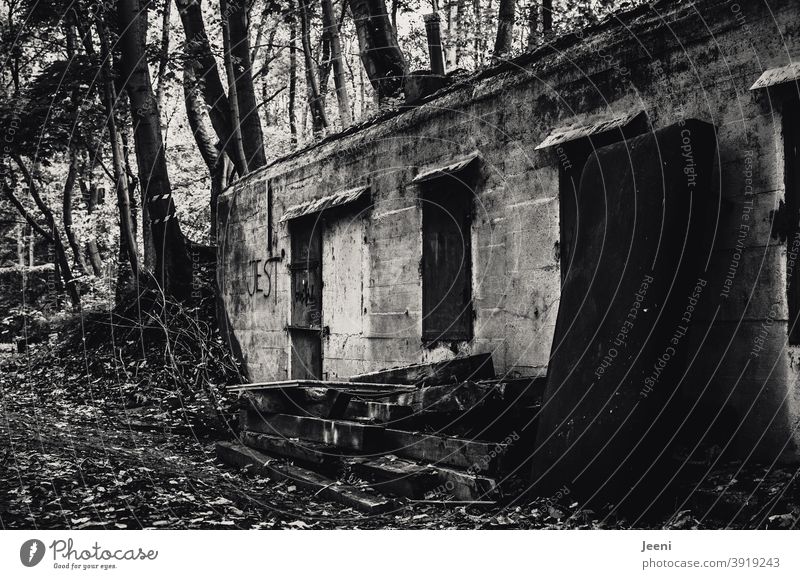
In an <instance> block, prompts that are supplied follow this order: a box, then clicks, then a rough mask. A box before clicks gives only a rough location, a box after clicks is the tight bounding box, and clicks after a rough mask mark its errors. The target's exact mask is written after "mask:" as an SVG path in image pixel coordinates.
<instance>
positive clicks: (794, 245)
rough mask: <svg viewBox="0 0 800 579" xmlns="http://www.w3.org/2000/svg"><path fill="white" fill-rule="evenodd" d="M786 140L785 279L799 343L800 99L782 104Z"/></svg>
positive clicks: (794, 340)
mask: <svg viewBox="0 0 800 579" xmlns="http://www.w3.org/2000/svg"><path fill="white" fill-rule="evenodd" d="M783 142H784V162H785V165H784V166H785V184H786V199H785V203H786V213H787V215H788V222H787V225H788V227H787V241H786V245H787V259H786V281H787V288H786V289H787V301H788V302H789V343H790V344H795V345H796V344H800V323H799V322H800V263H798V261H800V255H798V252H799V251H800V151H799V150H798V149H800V102H798V101H797V100H796V99H793V100H791V101H789V102H787V103H785V104H784V107H783Z"/></svg>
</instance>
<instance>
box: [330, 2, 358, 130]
mask: <svg viewBox="0 0 800 579" xmlns="http://www.w3.org/2000/svg"><path fill="white" fill-rule="evenodd" d="M322 23H323V26H324V27H325V30H326V32H327V34H328V37H329V38H330V43H331V65H332V67H333V82H334V85H335V86H336V102H337V104H338V105H339V122H341V124H342V128H345V127H348V126H349V125H350V124H351V123H352V122H353V116H352V114H351V112H350V99H349V97H348V95H347V77H346V76H345V71H344V64H343V63H342V43H341V39H340V37H339V29H338V26H337V25H336V20H335V19H334V15H333V3H332V2H331V0H322Z"/></svg>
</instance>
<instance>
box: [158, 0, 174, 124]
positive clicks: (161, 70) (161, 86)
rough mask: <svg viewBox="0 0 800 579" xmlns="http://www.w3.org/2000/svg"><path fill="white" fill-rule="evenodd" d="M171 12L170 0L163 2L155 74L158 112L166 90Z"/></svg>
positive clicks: (162, 104) (162, 103)
mask: <svg viewBox="0 0 800 579" xmlns="http://www.w3.org/2000/svg"><path fill="white" fill-rule="evenodd" d="M171 12H172V2H171V0H164V14H163V18H162V20H161V47H160V49H159V55H158V73H157V74H156V102H157V103H158V108H159V110H160V109H161V108H162V107H163V106H164V91H165V90H166V86H165V84H166V75H167V64H168V63H169V33H170V26H169V19H170V14H171Z"/></svg>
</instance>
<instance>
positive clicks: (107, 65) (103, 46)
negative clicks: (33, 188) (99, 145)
mask: <svg viewBox="0 0 800 579" xmlns="http://www.w3.org/2000/svg"><path fill="white" fill-rule="evenodd" d="M97 34H98V36H99V38H100V56H101V62H102V70H101V76H102V79H103V94H102V99H103V106H104V108H105V110H106V124H107V125H108V136H109V143H110V145H111V160H112V166H113V168H114V182H115V183H114V190H115V192H116V194H117V207H118V208H119V239H120V241H119V242H120V247H123V248H125V251H124V253H121V255H124V257H125V258H126V260H127V261H128V263H129V264H130V268H131V275H133V277H134V278H138V277H139V271H140V267H139V256H138V253H139V252H138V251H137V246H136V225H135V223H136V221H135V220H134V218H133V215H132V212H131V195H130V188H129V182H128V172H127V169H126V166H125V157H124V155H125V153H124V150H123V144H122V139H121V137H120V134H119V131H118V130H117V119H116V112H115V110H114V104H115V103H116V102H117V91H116V88H115V86H114V76H113V72H112V69H111V58H112V56H111V51H110V48H109V42H108V29H107V28H106V24H105V21H104V20H103V19H98V21H97Z"/></svg>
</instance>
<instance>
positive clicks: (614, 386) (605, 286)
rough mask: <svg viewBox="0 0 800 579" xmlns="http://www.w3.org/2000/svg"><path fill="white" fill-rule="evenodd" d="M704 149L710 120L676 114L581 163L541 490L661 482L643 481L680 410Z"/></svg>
mask: <svg viewBox="0 0 800 579" xmlns="http://www.w3.org/2000/svg"><path fill="white" fill-rule="evenodd" d="M714 152H715V135H714V128H713V127H712V126H711V125H709V124H707V123H703V122H700V121H695V120H687V121H681V122H680V123H678V124H675V125H673V126H671V127H668V128H665V129H660V130H658V131H655V132H654V133H651V134H647V135H643V136H640V137H637V138H635V139H632V140H629V141H628V142H626V143H619V144H615V145H610V146H607V147H604V148H602V149H600V150H598V151H597V152H596V153H595V154H594V155H592V156H591V157H590V158H589V161H588V162H587V163H586V165H585V167H584V169H583V175H582V177H581V184H580V192H579V197H578V215H577V224H578V225H577V230H576V239H577V240H578V242H577V244H576V248H575V251H574V253H573V255H572V256H571V268H570V270H569V271H568V272H567V276H566V279H565V281H564V288H563V290H562V292H561V306H560V308H559V312H558V320H557V322H556V333H555V345H554V347H553V353H552V355H551V359H550V370H549V372H548V376H547V389H546V391H545V395H544V403H543V406H542V411H541V414H540V418H539V428H538V432H537V448H536V450H535V455H534V459H533V473H532V479H533V480H534V484H538V488H539V489H540V492H539V494H541V495H543V496H548V495H549V494H550V493H551V492H552V491H554V490H555V489H558V488H561V487H563V486H564V485H565V484H566V485H567V486H568V487H569V488H570V489H572V490H573V491H574V492H575V494H576V496H580V497H582V498H583V499H587V500H590V499H591V500H594V501H596V502H597V503H600V504H605V503H606V502H611V503H612V504H619V502H620V500H621V499H628V498H630V497H635V498H636V499H641V497H642V496H643V495H647V496H650V495H651V494H653V492H652V491H656V493H657V491H658V490H660V487H659V486H658V485H656V486H655V487H654V486H653V484H652V480H649V479H642V478H641V477H643V476H644V475H645V474H646V473H648V472H649V473H651V474H652V473H654V472H657V473H658V475H659V476H660V477H662V478H663V473H662V472H660V471H658V469H657V464H656V463H657V462H658V461H659V460H663V459H669V458H671V453H670V452H668V450H667V448H668V446H669V445H670V443H673V442H675V438H674V437H675V435H676V427H677V426H678V425H680V423H681V419H683V418H684V417H685V416H686V415H687V414H689V412H690V410H691V406H690V404H689V403H688V400H687V399H686V398H685V397H684V396H682V395H680V393H679V391H678V386H679V385H680V383H681V380H682V377H683V374H684V371H685V368H686V360H687V354H688V353H689V352H688V351H687V345H686V335H687V333H688V332H689V330H690V328H691V327H692V325H693V324H692V321H693V318H694V312H695V310H696V309H697V308H698V307H700V306H701V305H702V304H703V303H704V300H703V299H702V298H703V291H704V290H705V289H706V288H707V286H708V283H709V280H708V275H707V272H706V269H707V264H708V261H709V260H710V258H711V254H712V241H713V230H714V224H715V223H716V221H717V215H716V211H717V209H718V207H719V193H718V192H716V191H715V190H714V188H713V187H712V186H711V183H712V179H711V176H712V167H713V159H714ZM614 493H618V494H614ZM629 493H630V496H629Z"/></svg>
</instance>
